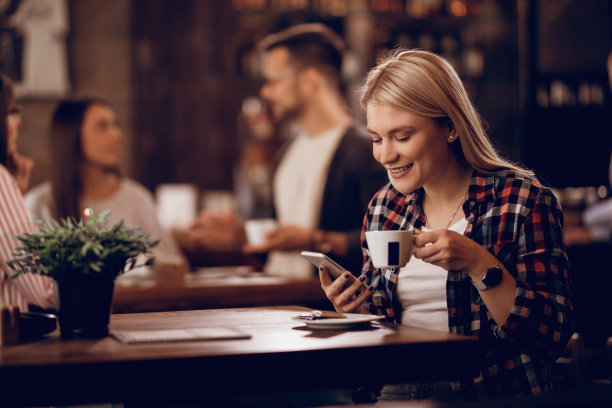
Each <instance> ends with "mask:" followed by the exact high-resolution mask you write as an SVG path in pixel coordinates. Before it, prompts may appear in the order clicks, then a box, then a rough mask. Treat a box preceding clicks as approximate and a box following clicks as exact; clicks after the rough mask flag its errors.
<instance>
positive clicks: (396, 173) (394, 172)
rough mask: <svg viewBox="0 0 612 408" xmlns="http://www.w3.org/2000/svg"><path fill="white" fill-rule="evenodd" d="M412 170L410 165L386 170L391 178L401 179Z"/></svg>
mask: <svg viewBox="0 0 612 408" xmlns="http://www.w3.org/2000/svg"><path fill="white" fill-rule="evenodd" d="M410 169H412V164H408V165H406V166H402V167H395V168H392V169H387V171H388V172H389V174H390V175H391V177H393V178H402V177H404V176H405V175H406V174H407V173H408V172H409V171H410Z"/></svg>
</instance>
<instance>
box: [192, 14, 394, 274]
mask: <svg viewBox="0 0 612 408" xmlns="http://www.w3.org/2000/svg"><path fill="white" fill-rule="evenodd" d="M343 48H344V44H343V41H342V40H341V39H340V37H339V36H338V35H337V34H336V33H334V32H333V31H332V30H331V29H329V28H327V27H326V26H324V25H322V24H301V25H296V26H293V27H290V28H288V29H286V30H284V31H281V32H278V33H275V34H271V35H269V36H268V37H266V38H265V39H264V40H263V41H262V42H261V43H260V44H259V49H260V50H261V53H262V56H263V68H262V79H263V85H262V87H261V90H260V94H261V97H262V98H263V99H264V100H265V101H266V102H267V103H268V105H269V109H270V110H271V113H272V115H273V117H274V120H275V121H277V122H278V123H279V124H281V123H290V124H292V125H295V126H296V127H297V128H298V133H297V135H296V136H295V137H294V138H292V139H291V140H289V141H288V143H287V144H286V145H285V146H283V148H281V152H280V158H279V160H278V161H277V163H276V164H275V170H274V173H273V177H272V183H273V185H272V194H273V199H272V202H273V205H274V214H275V218H276V221H277V227H276V228H274V229H273V230H271V231H269V232H268V233H267V234H266V235H265V241H264V242H263V243H261V244H257V245H253V244H252V243H247V240H246V234H245V229H244V222H243V220H241V219H240V218H239V217H238V216H236V215H235V214H234V213H232V212H224V213H211V212H207V211H204V212H202V213H201V214H200V215H199V217H198V219H197V220H195V221H194V222H193V223H192V228H191V236H192V238H193V239H194V240H196V241H197V242H199V243H200V244H202V245H204V246H207V245H220V244H221V245H232V244H233V245H235V246H237V247H241V248H242V249H243V251H245V252H249V253H268V259H267V262H266V264H265V267H264V271H265V272H267V273H269V274H273V275H286V276H295V277H306V276H313V266H312V265H311V264H310V263H308V261H306V260H304V259H303V258H302V257H301V256H300V251H302V250H311V251H312V250H314V251H318V252H324V253H328V254H329V255H330V256H331V257H332V258H334V259H335V260H336V261H338V262H339V263H340V264H341V265H343V266H344V267H345V268H346V269H347V270H350V271H351V272H353V273H356V274H359V272H360V270H361V266H362V262H363V258H362V253H361V247H360V239H359V237H360V233H361V227H362V222H363V217H364V214H365V210H366V208H367V205H368V203H369V201H370V199H371V197H372V195H373V194H374V193H375V192H376V191H377V190H378V189H379V188H381V187H382V186H383V185H384V184H385V183H386V182H387V181H388V180H387V175H386V172H385V170H384V168H383V167H382V166H380V165H379V164H378V163H376V162H375V161H374V160H373V158H372V142H371V140H370V138H369V136H368V135H367V133H365V132H364V131H363V130H362V129H361V128H359V127H358V126H357V125H355V123H354V122H353V118H352V116H351V113H350V110H349V109H348V108H347V107H346V105H345V103H344V99H343V96H342V92H341V65H342V52H343Z"/></svg>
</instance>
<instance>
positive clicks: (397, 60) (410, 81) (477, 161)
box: [361, 49, 535, 179]
mask: <svg viewBox="0 0 612 408" xmlns="http://www.w3.org/2000/svg"><path fill="white" fill-rule="evenodd" d="M371 101H376V102H378V103H382V104H386V105H390V106H393V107H394V108H397V109H402V110H407V111H409V112H411V113H413V114H416V115H419V116H423V117H426V118H431V119H435V120H437V121H440V122H446V123H448V125H449V126H451V128H453V129H456V132H457V136H458V140H456V141H455V143H453V146H454V148H455V153H456V154H457V155H458V156H459V160H460V161H461V162H463V163H465V164H467V165H468V166H470V167H472V168H473V169H476V170H478V171H480V172H483V173H489V174H490V173H493V172H495V171H497V170H500V169H508V170H511V171H513V172H515V173H516V174H517V175H518V176H522V177H527V178H532V179H535V174H534V173H533V171H531V170H529V169H526V168H524V167H523V166H521V165H520V164H517V163H513V162H511V161H509V160H506V159H504V158H503V157H501V156H500V155H499V153H498V152H497V150H496V149H495V147H494V146H493V145H492V143H491V142H490V140H489V138H488V136H487V133H486V131H485V129H484V125H483V123H482V120H481V119H480V116H479V115H478V113H477V112H476V109H475V108H474V106H473V105H472V102H471V101H470V98H469V96H468V94H467V92H466V90H465V88H464V86H463V83H462V82H461V79H460V78H459V75H457V72H456V71H455V70H454V69H453V67H452V66H451V65H450V64H449V63H448V62H447V61H446V60H445V59H444V58H442V57H440V56H438V55H436V54H434V53H431V52H428V51H422V50H405V49H397V50H395V51H393V52H391V53H390V54H389V55H388V56H387V57H385V58H384V59H383V60H382V61H380V62H379V63H378V65H377V66H376V67H375V68H373V69H372V70H371V71H370V72H369V74H368V77H367V80H366V83H365V85H364V86H363V88H362V93H361V105H362V106H363V107H364V108H366V107H367V104H368V103H369V102H371Z"/></svg>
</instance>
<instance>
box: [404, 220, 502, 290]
mask: <svg viewBox="0 0 612 408" xmlns="http://www.w3.org/2000/svg"><path fill="white" fill-rule="evenodd" d="M414 245H415V248H416V250H415V253H414V256H415V257H416V258H419V259H422V260H423V261H425V262H427V263H430V264H433V265H436V266H439V267H441V268H444V269H446V270H447V271H465V272H467V273H469V274H470V276H472V273H475V274H477V273H478V272H477V271H479V270H480V268H479V266H480V264H481V262H482V260H483V258H488V257H489V256H490V254H489V253H488V252H487V251H486V250H485V249H484V248H483V247H481V246H480V245H478V244H477V243H476V242H474V241H472V240H471V239H469V238H467V237H465V236H463V235H461V234H459V233H457V232H455V231H449V230H446V229H443V230H436V231H428V232H422V231H420V230H416V231H415V237H414ZM483 252H484V253H483ZM482 273H484V272H482ZM472 278H473V279H475V280H478V279H479V278H480V277H479V276H472Z"/></svg>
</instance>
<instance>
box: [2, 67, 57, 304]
mask: <svg viewBox="0 0 612 408" xmlns="http://www.w3.org/2000/svg"><path fill="white" fill-rule="evenodd" d="M20 124H21V119H20V117H19V110H18V109H17V106H16V101H15V94H14V91H13V86H12V84H11V82H10V80H9V79H8V78H7V77H6V76H4V75H2V74H0V305H1V306H18V307H19V309H20V310H21V311H22V312H25V311H28V309H29V306H30V305H36V306H38V307H40V308H42V309H54V308H55V307H56V303H55V296H54V292H53V281H52V280H51V278H48V277H46V276H42V275H38V274H22V275H20V276H19V277H18V278H16V279H12V278H11V276H12V271H10V269H9V268H8V266H7V265H6V261H7V260H9V259H11V256H12V253H13V252H14V249H15V247H16V246H17V244H18V241H16V240H14V239H12V237H13V236H15V235H18V234H22V233H24V232H34V231H36V227H35V226H34V225H33V224H32V223H31V222H30V219H29V217H28V213H27V210H26V207H25V203H24V201H23V196H22V195H21V191H20V190H21V189H25V188H27V185H28V183H29V180H30V172H31V170H32V167H33V165H34V163H33V162H32V161H31V160H30V159H26V158H23V157H22V156H20V155H19V154H18V153H17V137H18V133H19V126H20Z"/></svg>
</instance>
